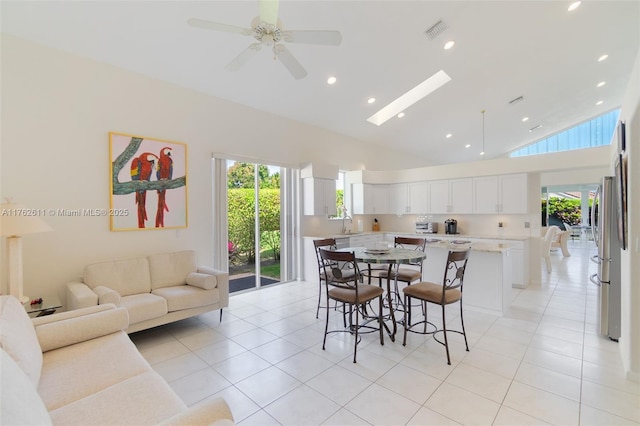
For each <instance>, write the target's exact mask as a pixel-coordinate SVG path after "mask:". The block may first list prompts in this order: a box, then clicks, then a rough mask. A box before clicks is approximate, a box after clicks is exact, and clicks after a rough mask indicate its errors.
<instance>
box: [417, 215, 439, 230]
mask: <svg viewBox="0 0 640 426" xmlns="http://www.w3.org/2000/svg"><path fill="white" fill-rule="evenodd" d="M437 233H438V222H430V221H429V219H428V218H427V217H426V216H418V218H417V219H416V234H437Z"/></svg>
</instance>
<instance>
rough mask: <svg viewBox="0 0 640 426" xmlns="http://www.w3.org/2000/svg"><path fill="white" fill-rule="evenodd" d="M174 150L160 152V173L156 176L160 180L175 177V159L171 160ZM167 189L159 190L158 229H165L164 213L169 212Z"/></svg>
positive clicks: (166, 149) (163, 149) (165, 149)
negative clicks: (166, 198) (166, 197)
mask: <svg viewBox="0 0 640 426" xmlns="http://www.w3.org/2000/svg"><path fill="white" fill-rule="evenodd" d="M171 151H172V148H169V147H164V148H162V150H161V151H160V159H159V160H158V171H157V172H156V176H157V178H158V180H171V178H172V176H173V158H171ZM166 192H167V190H166V189H160V190H158V210H157V211H156V228H162V227H164V212H165V210H166V211H169V207H167V202H166V200H165V196H166Z"/></svg>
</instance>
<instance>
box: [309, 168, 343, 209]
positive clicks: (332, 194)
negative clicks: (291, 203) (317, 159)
mask: <svg viewBox="0 0 640 426" xmlns="http://www.w3.org/2000/svg"><path fill="white" fill-rule="evenodd" d="M300 177H302V191H303V205H302V208H303V211H304V214H305V215H307V216H310V215H318V216H323V215H324V216H329V215H331V216H334V215H336V213H337V210H338V209H337V208H336V180H337V179H338V167H337V166H332V165H328V164H317V163H316V164H308V165H307V166H305V167H304V168H303V169H302V170H301V172H300Z"/></svg>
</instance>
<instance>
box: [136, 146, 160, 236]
mask: <svg viewBox="0 0 640 426" xmlns="http://www.w3.org/2000/svg"><path fill="white" fill-rule="evenodd" d="M157 160H158V156H157V155H155V154H152V153H150V152H144V153H142V154H141V155H140V156H139V157H137V158H134V159H133V160H132V161H131V180H132V181H135V180H147V181H149V180H151V174H152V173H153V166H154V164H155V163H156V161H157ZM146 203H147V191H146V190H141V191H136V204H137V205H138V228H144V222H145V221H146V220H147V208H146V206H145V204H146Z"/></svg>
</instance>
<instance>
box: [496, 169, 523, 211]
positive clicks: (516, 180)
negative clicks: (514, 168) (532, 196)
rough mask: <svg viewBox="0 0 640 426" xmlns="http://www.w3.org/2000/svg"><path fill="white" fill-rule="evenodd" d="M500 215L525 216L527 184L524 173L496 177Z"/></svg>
mask: <svg viewBox="0 0 640 426" xmlns="http://www.w3.org/2000/svg"><path fill="white" fill-rule="evenodd" d="M498 191H499V192H498V194H499V195H500V213H506V214H527V213H528V212H529V203H528V199H529V182H528V180H527V174H526V173H518V174H513V175H501V176H498Z"/></svg>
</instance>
